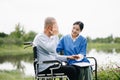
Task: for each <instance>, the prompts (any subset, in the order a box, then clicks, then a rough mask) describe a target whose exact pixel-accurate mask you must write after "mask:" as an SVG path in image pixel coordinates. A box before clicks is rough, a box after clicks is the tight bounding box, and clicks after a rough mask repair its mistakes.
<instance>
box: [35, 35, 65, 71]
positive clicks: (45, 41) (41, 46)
mask: <svg viewBox="0 0 120 80" xmlns="http://www.w3.org/2000/svg"><path fill="white" fill-rule="evenodd" d="M58 40H59V39H58V36H52V37H48V36H47V35H45V34H44V33H41V34H38V35H37V36H36V37H35V39H34V41H33V45H34V46H36V47H37V59H38V61H45V60H56V59H58V60H63V61H66V60H67V58H66V56H61V55H58V54H57V53H56V47H57V44H58ZM51 65H53V64H40V65H39V72H41V71H43V70H45V69H47V68H48V67H49V66H51Z"/></svg>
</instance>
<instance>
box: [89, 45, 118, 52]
mask: <svg viewBox="0 0 120 80" xmlns="http://www.w3.org/2000/svg"><path fill="white" fill-rule="evenodd" d="M92 48H94V49H96V50H97V51H100V50H102V51H105V52H112V50H113V49H115V51H116V52H117V53H120V43H88V51H89V50H91V49H92Z"/></svg>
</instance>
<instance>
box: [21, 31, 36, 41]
mask: <svg viewBox="0 0 120 80" xmlns="http://www.w3.org/2000/svg"><path fill="white" fill-rule="evenodd" d="M36 34H37V33H35V32H33V31H30V32H28V33H27V34H25V35H24V36H23V41H33V39H34V37H35V35H36Z"/></svg>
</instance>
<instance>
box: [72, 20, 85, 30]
mask: <svg viewBox="0 0 120 80" xmlns="http://www.w3.org/2000/svg"><path fill="white" fill-rule="evenodd" d="M73 25H79V27H80V30H81V31H82V30H83V28H84V24H83V22H81V21H76V22H75V23H73Z"/></svg>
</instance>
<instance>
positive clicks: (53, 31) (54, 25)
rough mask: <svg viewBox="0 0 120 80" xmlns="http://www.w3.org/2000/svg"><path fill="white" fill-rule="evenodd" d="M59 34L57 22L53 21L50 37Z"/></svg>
mask: <svg viewBox="0 0 120 80" xmlns="http://www.w3.org/2000/svg"><path fill="white" fill-rule="evenodd" d="M58 33H59V30H58V25H57V22H56V21H55V20H54V21H53V25H52V27H51V35H56V34H58Z"/></svg>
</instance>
